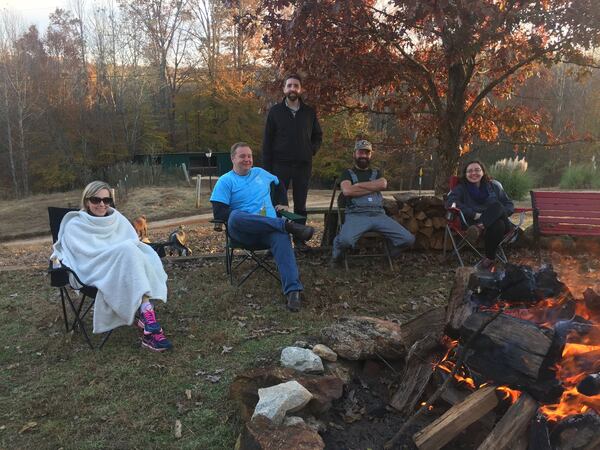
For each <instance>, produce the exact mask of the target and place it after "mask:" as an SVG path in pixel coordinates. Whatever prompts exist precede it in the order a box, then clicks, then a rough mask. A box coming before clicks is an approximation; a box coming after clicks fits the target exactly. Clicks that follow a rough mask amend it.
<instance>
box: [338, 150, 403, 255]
mask: <svg viewBox="0 0 600 450" xmlns="http://www.w3.org/2000/svg"><path fill="white" fill-rule="evenodd" d="M372 151H373V146H372V145H371V143H370V142H369V141H367V140H364V139H361V140H359V141H356V143H355V145H354V167H353V168H351V169H346V170H344V172H342V176H341V182H340V188H341V190H342V194H340V201H339V205H340V207H345V208H346V214H345V216H346V218H345V221H344V224H343V225H342V228H341V230H340V233H339V234H338V235H337V236H336V237H335V240H334V241H333V262H334V263H335V264H339V263H340V262H341V260H342V258H343V257H344V252H345V251H346V250H347V249H349V248H353V247H354V246H355V245H356V243H357V242H358V240H359V239H360V237H361V236H362V235H363V234H364V233H366V232H368V231H376V232H378V233H381V234H382V235H383V236H384V237H385V238H386V239H388V240H389V241H390V243H391V247H392V248H391V254H392V256H397V255H398V254H399V253H400V252H401V250H402V249H404V248H406V247H410V246H412V245H413V244H414V242H415V237H414V236H413V235H412V234H411V233H410V232H409V231H408V230H407V229H406V228H404V227H403V226H402V225H400V224H399V223H398V222H396V221H395V220H394V219H392V218H391V217H389V216H387V214H386V213H385V210H384V209H383V195H381V191H383V190H385V189H387V180H386V179H385V178H383V172H382V171H381V169H376V168H371V167H370V163H371V156H372Z"/></svg>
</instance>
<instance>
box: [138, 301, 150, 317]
mask: <svg viewBox="0 0 600 450" xmlns="http://www.w3.org/2000/svg"><path fill="white" fill-rule="evenodd" d="M148 309H152V303H150V302H146V303H142V306H140V312H141V313H142V314H143V313H144V312H145V311H146V310H148Z"/></svg>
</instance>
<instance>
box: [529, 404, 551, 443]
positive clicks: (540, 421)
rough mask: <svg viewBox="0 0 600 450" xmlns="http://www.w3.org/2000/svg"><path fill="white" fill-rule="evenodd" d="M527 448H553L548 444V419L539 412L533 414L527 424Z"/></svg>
mask: <svg viewBox="0 0 600 450" xmlns="http://www.w3.org/2000/svg"><path fill="white" fill-rule="evenodd" d="M528 450H553V449H552V445H551V444H550V432H549V431H548V421H547V420H546V418H545V417H544V415H543V414H542V413H540V412H538V413H537V414H536V415H535V417H534V418H533V420H532V421H531V424H530V425H529V447H528Z"/></svg>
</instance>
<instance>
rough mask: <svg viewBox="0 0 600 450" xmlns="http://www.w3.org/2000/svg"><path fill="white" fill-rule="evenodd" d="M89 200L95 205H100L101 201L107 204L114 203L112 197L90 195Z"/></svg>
mask: <svg viewBox="0 0 600 450" xmlns="http://www.w3.org/2000/svg"><path fill="white" fill-rule="evenodd" d="M88 200H89V201H90V203H91V204H93V205H98V204H100V202H102V203H104V204H105V205H109V206H110V205H112V197H90V198H88Z"/></svg>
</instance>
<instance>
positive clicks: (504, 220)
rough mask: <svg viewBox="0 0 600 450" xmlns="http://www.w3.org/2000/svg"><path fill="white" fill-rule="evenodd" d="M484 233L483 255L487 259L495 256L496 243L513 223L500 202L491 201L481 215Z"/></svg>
mask: <svg viewBox="0 0 600 450" xmlns="http://www.w3.org/2000/svg"><path fill="white" fill-rule="evenodd" d="M481 223H483V226H484V227H485V229H484V234H483V242H484V246H485V256H486V257H487V258H489V259H494V258H496V250H497V249H498V244H500V242H502V239H504V236H505V235H506V233H507V232H508V231H509V230H510V227H512V226H513V225H512V224H511V223H510V220H508V217H507V215H506V211H504V207H503V206H502V204H501V203H500V202H496V203H492V204H491V205H490V206H488V208H487V209H486V210H485V211H484V212H483V214H482V215H481Z"/></svg>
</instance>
